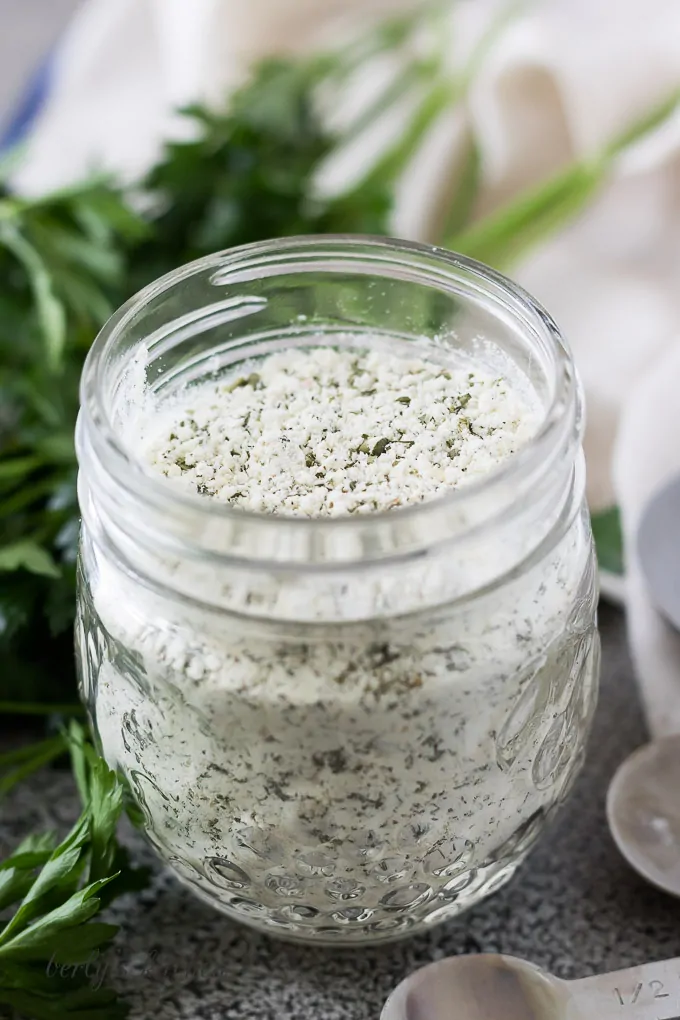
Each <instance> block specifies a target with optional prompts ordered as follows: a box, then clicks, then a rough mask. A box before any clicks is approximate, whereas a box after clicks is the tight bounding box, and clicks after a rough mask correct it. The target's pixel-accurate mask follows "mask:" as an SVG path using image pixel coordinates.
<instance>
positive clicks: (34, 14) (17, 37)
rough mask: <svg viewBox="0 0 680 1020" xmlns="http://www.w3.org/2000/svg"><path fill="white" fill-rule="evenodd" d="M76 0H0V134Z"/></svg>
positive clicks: (64, 23)
mask: <svg viewBox="0 0 680 1020" xmlns="http://www.w3.org/2000/svg"><path fill="white" fill-rule="evenodd" d="M77 6H78V0H0V136H1V135H2V134H3V132H4V131H5V130H6V129H7V127H8V125H9V121H10V119H11V116H12V114H13V113H14V111H15V110H16V108H17V106H18V105H19V103H20V102H21V100H22V98H23V95H24V90H25V89H26V87H27V86H28V83H29V80H30V77H31V74H32V73H34V72H36V71H37V70H38V69H39V67H40V65H41V64H42V61H43V60H44V58H45V54H46V53H47V52H48V51H49V50H50V48H51V47H52V45H53V43H54V42H55V41H56V39H57V37H58V35H59V32H60V31H61V30H62V29H63V28H64V26H65V25H66V23H67V21H68V19H69V17H70V16H71V14H72V13H73V12H74V11H75V9H76V7H77Z"/></svg>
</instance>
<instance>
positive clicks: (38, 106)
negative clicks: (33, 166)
mask: <svg viewBox="0 0 680 1020" xmlns="http://www.w3.org/2000/svg"><path fill="white" fill-rule="evenodd" d="M53 64H54V61H53V59H52V56H49V57H48V58H47V60H45V61H44V63H43V64H42V66H41V67H39V68H38V70H37V71H36V72H35V74H34V75H33V77H32V78H31V80H30V81H29V84H28V88H27V89H26V90H25V92H24V94H23V96H22V98H21V100H20V101H19V105H18V106H17V108H16V110H15V112H14V114H13V116H12V118H11V120H10V122H9V124H8V125H7V127H6V128H5V130H4V131H3V133H2V135H0V152H3V151H5V150H6V149H11V148H12V147H13V146H14V145H16V144H17V143H18V142H21V141H22V140H23V139H24V138H25V137H26V135H27V134H28V132H29V130H30V129H31V127H32V126H33V123H34V122H35V120H36V118H37V116H38V114H39V113H40V111H41V110H42V108H43V107H44V105H45V103H46V101H47V97H48V96H49V94H50V86H51V84H52V72H53Z"/></svg>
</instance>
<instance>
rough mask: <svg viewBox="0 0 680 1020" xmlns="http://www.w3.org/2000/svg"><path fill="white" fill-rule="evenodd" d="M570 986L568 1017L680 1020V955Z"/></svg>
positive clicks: (575, 1019) (574, 1019)
mask: <svg viewBox="0 0 680 1020" xmlns="http://www.w3.org/2000/svg"><path fill="white" fill-rule="evenodd" d="M567 986H568V988H569V992H570V997H569V1009H568V1011H567V1020H680V957H678V958H676V959H674V960H662V961H660V962H659V963H644V964H642V966H640V967H631V968H630V969H629V970H619V971H614V972H613V973H612V974H598V975H597V976H596V977H590V978H583V979H582V980H580V981H569V982H567Z"/></svg>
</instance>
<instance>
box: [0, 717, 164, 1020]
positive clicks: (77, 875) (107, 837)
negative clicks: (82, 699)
mask: <svg viewBox="0 0 680 1020" xmlns="http://www.w3.org/2000/svg"><path fill="white" fill-rule="evenodd" d="M60 739H61V740H62V744H63V745H64V746H68V749H69V750H70V753H71V757H72V763H73V771H74V774H75V777H76V781H77V785H78V791H79V793H80V798H81V801H82V812H81V814H80V817H79V818H78V821H77V822H76V823H75V825H74V826H73V828H72V829H71V831H70V832H69V833H68V835H67V836H66V837H65V838H64V839H62V840H61V841H58V840H57V837H56V836H55V835H54V833H51V832H46V833H41V834H32V835H30V836H28V837H27V838H26V839H25V840H24V841H23V842H22V843H21V844H20V845H19V846H18V847H17V848H16V850H15V851H14V852H13V853H12V854H11V855H10V856H9V857H7V858H6V859H5V860H3V861H1V862H0V916H1V915H2V913H3V911H7V910H8V909H11V910H13V913H12V914H11V917H10V919H9V920H8V921H7V923H6V924H5V926H4V927H3V928H2V929H1V930H0V1010H2V1011H3V1012H2V1015H4V1016H6V1015H7V1014H8V1012H9V1016H10V1017H14V1016H26V1017H33V1018H35V1020H71V1018H73V1020H119V1018H121V1020H122V1018H123V1017H125V1016H126V1015H127V1012H128V1010H127V1007H126V1006H125V1004H123V1003H122V1002H120V1000H119V999H118V998H117V996H116V993H115V992H114V991H113V990H111V989H108V988H100V987H94V986H93V982H92V979H91V973H90V970H89V968H88V963H91V962H92V961H93V959H94V958H96V956H97V955H98V954H99V953H101V952H102V951H104V950H106V949H107V948H108V947H109V946H110V944H111V942H112V940H113V938H114V937H115V935H116V933H117V931H118V928H117V926H116V925H113V924H105V923H104V922H102V921H100V920H97V915H98V914H99V913H100V912H101V911H102V910H103V909H105V908H106V907H107V906H109V905H110V904H111V903H112V901H113V900H114V899H116V898H117V897H118V896H120V895H122V894H123V893H126V892H134V891H136V890H139V889H141V888H143V887H144V886H145V885H146V884H147V881H148V872H147V871H146V870H145V869H140V868H132V867H131V866H130V863H129V861H128V856H127V852H126V850H125V848H124V847H122V846H121V845H120V844H119V843H118V842H117V839H116V828H117V825H118V821H119V819H120V816H121V814H122V812H123V808H124V792H123V787H122V785H121V784H120V783H119V781H118V779H117V777H116V775H115V773H114V772H111V770H110V769H109V768H108V766H107V765H106V763H105V762H104V761H103V760H102V759H101V758H99V757H98V756H97V754H96V753H95V751H94V749H93V747H92V745H91V744H90V743H89V742H88V741H87V740H86V738H85V734H84V732H83V730H82V728H81V727H80V726H79V725H78V724H77V723H72V724H71V727H70V729H69V731H68V732H67V733H66V734H64V735H63V737H61V738H60Z"/></svg>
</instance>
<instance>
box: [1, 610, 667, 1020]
mask: <svg viewBox="0 0 680 1020" xmlns="http://www.w3.org/2000/svg"><path fill="white" fill-rule="evenodd" d="M601 623H602V638H603V653H604V654H603V675H602V694H601V698H600V707H599V710H598V714H597V719H596V722H595V728H594V732H593V735H592V738H591V744H590V754H589V758H588V763H587V765H586V767H585V769H584V772H583V774H582V776H581V778H580V780H579V782H578V783H577V786H576V789H575V792H574V794H573V796H572V798H571V800H570V802H569V804H568V805H567V806H566V808H565V809H564V811H563V813H562V815H561V816H560V818H559V819H558V820H557V822H556V823H555V825H554V826H553V828H552V830H551V831H550V833H549V834H548V835H547V836H546V838H545V840H544V841H543V842H541V843H540V845H539V847H538V849H537V850H536V851H535V852H534V853H533V855H532V856H531V857H530V859H529V861H528V862H527V863H526V864H525V865H524V867H523V868H522V869H521V870H520V872H519V874H518V875H517V876H516V877H515V879H514V880H513V881H512V882H511V884H510V885H509V886H508V887H507V888H506V889H504V890H503V891H501V892H500V893H499V894H498V895H497V896H495V897H492V899H491V900H489V901H488V902H487V903H484V904H482V905H481V906H478V907H477V908H476V909H474V910H472V911H471V912H470V913H469V914H467V915H465V916H464V917H463V918H461V919H459V920H458V921H455V922H453V923H450V924H448V925H445V926H444V927H443V928H437V929H435V930H434V931H432V932H431V933H430V934H428V935H427V936H425V937H421V938H417V939H413V940H411V941H406V942H400V943H397V944H395V945H394V946H388V947H386V948H382V949H376V950H370V951H369V950H366V949H358V950H337V949H319V950H315V949H305V948H301V947H298V946H292V945H286V944H284V943H279V942H275V941H273V940H271V939H269V938H266V937H264V936H260V935H257V934H256V933H254V932H251V931H249V930H248V929H246V928H243V927H240V926H238V925H236V924H233V923H232V922H230V921H228V920H227V919H226V918H224V917H222V916H221V915H220V914H218V913H216V912H214V911H213V910H212V909H211V908H210V907H207V906H204V905H203V904H201V903H200V902H198V901H197V900H195V899H194V898H193V897H192V896H191V894H190V893H189V892H188V891H186V890H185V889H184V888H183V887H182V886H180V885H179V884H178V883H177V882H176V881H174V880H173V879H172V878H170V877H169V876H168V875H167V874H160V873H159V874H158V875H157V877H156V879H155V881H154V883H153V886H152V887H151V888H150V889H149V890H147V891H146V892H144V893H142V894H140V895H139V896H137V897H136V898H132V897H128V898H127V899H126V900H125V901H122V902H121V905H120V906H119V907H118V908H116V913H115V918H114V919H115V920H116V921H118V922H120V923H121V924H122V926H123V930H122V932H121V933H120V935H119V944H118V947H117V950H116V953H115V955H113V956H112V957H111V958H110V959H109V962H108V966H109V968H110V973H109V975H108V981H109V982H110V983H113V984H115V986H116V987H118V989H119V991H120V992H121V994H123V995H125V996H126V997H127V998H128V999H129V1001H130V1002H131V1003H132V1005H133V1009H132V1014H131V1018H132V1020H149V1018H151V1017H153V1018H154V1020H378V1017H379V1014H380V1009H381V1007H382V1004H383V1002H384V1000H385V998H386V997H387V994H388V993H389V991H390V990H391V988H392V987H393V986H394V985H395V984H396V983H397V982H398V981H399V980H401V978H402V977H404V976H405V975H406V974H407V973H408V972H409V971H411V970H413V969H414V968H415V967H418V966H420V965H421V964H423V963H426V962H429V961H431V960H433V959H438V958H440V957H441V956H443V955H448V954H452V953H463V952H478V951H480V950H481V951H484V952H502V953H510V954H513V955H516V956H523V957H526V958H528V959H529V960H532V961H533V962H534V963H536V964H538V965H540V966H542V967H545V968H547V969H549V970H551V971H553V972H554V973H555V974H558V975H559V976H561V977H565V978H572V977H580V976H585V975H586V974H590V973H594V972H597V971H605V970H614V969H617V968H620V967H628V966H631V965H633V964H635V963H641V962H643V961H645V960H649V959H654V958H656V959H661V958H663V957H670V956H676V955H680V904H679V903H678V902H677V901H674V900H672V899H670V898H668V897H666V896H665V895H663V894H662V893H660V892H657V891H656V890H654V889H652V888H650V887H649V886H646V885H644V884H643V883H642V881H641V880H640V879H638V878H637V877H636V876H635V875H634V874H633V873H632V872H631V871H630V870H629V869H628V867H627V866H626V864H625V863H624V862H623V861H622V860H621V858H620V857H619V855H618V853H617V851H616V849H615V848H614V845H613V843H612V841H611V839H610V837H609V834H608V832H607V826H606V822H605V816H604V802H605V794H606V789H607V783H608V781H609V779H610V777H611V775H612V774H613V772H614V770H615V769H616V767H617V765H618V763H619V762H620V761H621V760H622V759H623V758H624V757H625V756H626V755H627V754H628V753H629V752H630V751H632V750H633V749H634V748H635V747H636V746H637V745H638V744H640V743H642V742H643V741H644V740H645V731H644V724H643V720H642V716H641V712H640V706H639V702H638V699H637V694H636V690H635V687H634V683H633V677H632V672H631V666H630V662H629V660H628V656H627V653H626V649H625V635H624V628H623V621H622V619H621V617H620V614H619V613H618V612H617V611H616V610H613V609H610V608H608V607H604V608H603V610H602V612H601ZM76 810H77V809H76V802H75V798H74V795H73V790H72V786H71V781H70V777H69V776H68V774H50V773H43V775H42V776H40V777H38V778H36V780H35V781H34V782H33V784H32V786H30V787H29V786H24V787H23V788H22V789H21V791H17V793H16V795H15V796H14V798H13V799H12V800H10V801H7V802H5V803H4V804H3V810H2V820H1V822H0V843H1V844H2V845H3V849H4V848H5V847H6V845H7V844H8V843H9V844H10V845H11V844H12V843H13V842H16V840H17V839H18V837H19V836H20V835H21V834H22V833H23V832H25V831H26V830H28V829H29V828H31V827H34V826H37V825H55V824H59V825H63V824H67V823H69V822H70V821H72V819H73V817H74V816H75V814H76ZM131 839H132V844H133V846H134V847H135V852H136V855H137V856H138V857H146V856H147V851H146V850H145V848H144V847H143V846H142V845H141V842H140V841H139V839H138V837H136V836H134V835H133V836H132V837H131Z"/></svg>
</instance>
